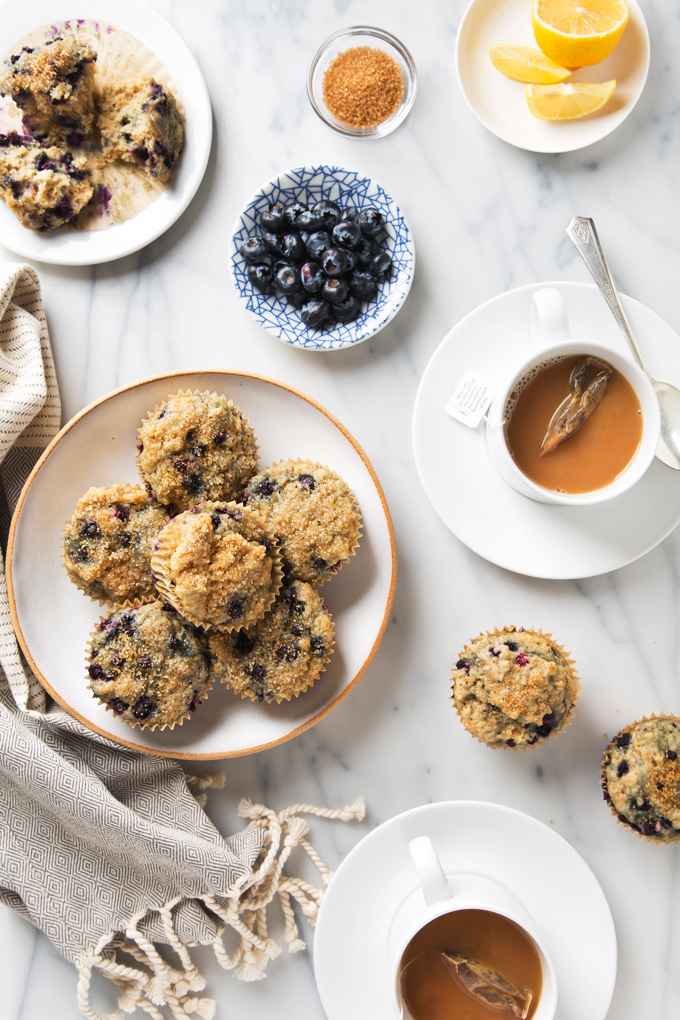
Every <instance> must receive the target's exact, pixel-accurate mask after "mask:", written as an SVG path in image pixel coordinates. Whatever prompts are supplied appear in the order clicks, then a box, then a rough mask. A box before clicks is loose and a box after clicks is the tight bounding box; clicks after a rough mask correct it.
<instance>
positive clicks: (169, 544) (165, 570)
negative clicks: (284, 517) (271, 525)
mask: <svg viewBox="0 0 680 1020" xmlns="http://www.w3.org/2000/svg"><path fill="white" fill-rule="evenodd" d="M218 506H227V507H230V508H232V509H234V510H239V511H240V512H241V513H242V514H249V515H250V516H251V517H253V518H255V520H256V522H257V524H259V526H260V527H261V528H262V531H263V532H264V534H265V536H266V538H267V540H268V541H269V543H270V544H271V553H270V555H271V557H272V560H273V563H272V578H271V584H270V587H269V590H268V592H267V593H266V595H265V596H264V599H263V604H262V606H261V608H260V610H259V611H258V613H257V615H256V616H255V617H253V618H252V619H251V620H249V621H248V622H247V623H244V621H243V620H235V621H234V622H233V623H221V624H219V625H218V624H212V623H208V622H206V621H205V620H201V619H199V618H198V617H196V616H193V615H192V614H190V613H189V612H187V610H186V609H185V608H184V607H183V606H182V603H181V601H180V600H179V599H178V598H177V593H176V591H175V588H174V586H173V584H172V582H171V580H170V577H169V572H170V571H169V561H170V557H171V556H172V553H173V551H174V549H175V548H176V541H173V540H172V539H171V538H170V537H169V535H168V530H169V528H170V526H171V525H172V523H173V522H174V521H176V520H177V519H178V518H179V517H181V516H183V514H190V513H191V510H185V511H183V514H178V515H177V517H173V518H172V519H171V520H170V521H169V522H168V524H166V525H165V527H164V528H161V531H160V533H159V536H158V538H157V540H156V545H155V548H154V551H153V553H152V556H151V571H152V574H153V577H154V583H155V585H156V588H157V589H158V591H159V592H160V593H161V594H162V596H163V597H164V598H165V599H167V601H168V602H169V603H170V605H171V606H174V608H175V609H176V610H177V612H178V613H179V614H180V615H181V616H183V617H184V618H185V620H189V621H190V623H194V624H196V626H198V627H202V628H203V629H204V630H206V631H224V632H226V633H228V632H229V631H232V630H240V629H241V628H242V627H245V628H248V627H251V626H253V625H254V624H256V623H257V621H258V620H261V619H262V618H263V617H264V616H265V615H266V614H267V613H268V612H269V610H270V609H271V607H272V605H273V603H274V600H275V598H276V596H277V595H278V593H279V590H280V588H281V585H282V583H283V568H282V563H281V553H280V552H279V548H278V543H277V541H276V537H275V536H274V534H273V533H272V532H271V531H269V529H268V528H267V526H266V524H265V522H264V520H263V519H262V517H261V516H260V515H259V514H258V513H256V512H255V511H254V510H251V509H250V507H247V506H243V505H241V504H240V503H235V502H234V501H233V500H231V501H229V502H223V501H222V500H218V501H215V500H206V501H204V502H203V503H198V504H197V508H201V509H205V510H213V509H214V508H215V507H218ZM231 594H234V592H233V591H230V590H229V589H226V590H225V603H226V601H227V599H228V598H229V597H230V595H231Z"/></svg>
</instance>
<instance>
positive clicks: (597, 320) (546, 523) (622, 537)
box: [413, 283, 680, 579]
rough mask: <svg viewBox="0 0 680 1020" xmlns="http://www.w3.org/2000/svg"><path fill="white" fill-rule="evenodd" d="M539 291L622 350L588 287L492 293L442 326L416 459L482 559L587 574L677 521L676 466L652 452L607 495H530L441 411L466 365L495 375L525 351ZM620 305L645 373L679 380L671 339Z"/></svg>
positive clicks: (678, 353) (584, 333)
mask: <svg viewBox="0 0 680 1020" xmlns="http://www.w3.org/2000/svg"><path fill="white" fill-rule="evenodd" d="M542 287H557V288H558V289H559V290H560V291H561V293H562V296H563V297H564V301H565V304H566V308H567V315H568V317H569V323H570V326H571V333H572V336H574V337H580V338H583V339H587V338H592V339H597V340H598V342H600V343H602V344H605V345H606V346H608V347H612V348H613V349H614V350H617V351H619V352H620V353H621V354H622V355H626V356H629V355H628V348H627V347H626V343H625V340H624V339H623V336H622V335H621V333H620V331H619V327H618V326H617V324H616V320H615V319H614V316H613V315H612V313H611V312H610V311H609V308H608V307H607V305H606V304H605V301H604V299H603V298H602V297H601V296H600V294H599V291H598V290H597V288H596V287H595V286H594V285H591V284H586V283H540V284H531V285H529V286H528V287H519V288H518V289H517V290H511V291H507V292H506V293H505V294H501V295H500V296H499V297H496V298H493V300H491V301H488V302H487V303H486V304H484V305H481V306H480V307H479V308H476V309H475V311H473V312H471V313H470V314H469V315H468V316H467V317H466V318H465V319H463V320H462V321H461V322H459V323H458V325H457V326H455V327H454V329H452V330H451V332H450V333H449V334H448V336H447V337H446V338H445V339H444V340H443V341H442V343H441V344H440V345H439V347H438V348H437V350H436V351H435V353H434V355H433V356H432V358H431V360H430V363H429V365H428V366H427V368H426V369H425V372H424V374H423V378H422V379H421V382H420V387H419V389H418V395H417V397H416V403H415V408H414V412H413V446H414V452H415V459H416V465H417V468H418V473H419V475H420V480H421V482H422V483H423V487H424V489H425V492H426V494H427V497H428V499H429V500H430V502H431V503H432V506H433V507H434V509H435V510H436V511H437V513H438V514H439V516H440V517H441V519H442V520H443V521H444V523H445V524H446V526H447V527H448V528H450V530H451V531H452V532H453V533H454V535H456V536H457V537H458V538H459V539H460V540H461V542H464V543H465V545H467V546H468V547H469V548H470V549H472V550H473V551H474V552H476V553H479V555H480V556H483V557H484V558H485V559H487V560H490V561H491V562H492V563H497V564H498V566H500V567H505V568H507V569H508V570H514V571H516V572H517V573H520V574H528V575H529V576H532V577H547V578H554V579H558V578H576V577H591V576H593V575H595V574H604V573H606V572H608V571H610V570H615V569H617V568H618V567H623V566H625V565H626V564H627V563H631V562H632V561H633V560H636V559H638V558H639V557H640V556H643V555H644V554H645V553H646V552H649V550H650V549H653V548H654V547H655V546H656V545H658V544H659V542H661V541H663V539H664V538H666V536H667V535H669V534H670V532H671V531H672V530H673V529H674V528H675V527H676V525H677V524H678V523H680V472H678V471H673V470H672V469H671V468H668V467H665V466H664V465H663V464H661V463H660V462H659V461H658V460H655V461H653V463H652V466H651V467H650V469H649V471H648V472H647V474H646V475H644V477H643V478H642V479H641V480H640V481H639V482H638V484H637V485H635V486H633V488H632V489H630V490H629V491H628V492H626V493H624V494H623V495H622V496H618V497H617V498H616V499H612V500H609V501H608V502H606V503H599V504H595V505H593V506H588V507H575V506H574V507H572V506H551V505H549V504H547V503H538V502H536V501H535V500H533V499H529V498H528V497H526V496H522V495H520V493H518V492H516V491H515V490H514V489H513V488H511V487H510V486H509V485H508V484H507V483H506V482H505V481H503V479H502V478H501V477H500V475H499V474H498V473H497V472H496V470H495V468H494V467H493V465H492V464H491V461H490V460H489V457H488V454H487V447H486V437H485V434H484V430H485V425H484V423H482V424H481V425H480V426H479V427H478V428H476V429H470V428H468V427H467V426H465V425H462V424H461V423H460V422H458V421H454V420H453V419H452V418H450V417H449V416H448V415H447V414H446V413H445V411H444V406H445V404H446V402H447V401H448V399H449V397H450V396H451V394H452V393H453V390H454V389H455V386H456V384H457V383H458V381H459V379H460V378H461V376H462V375H463V373H464V372H465V370H466V369H468V368H474V369H476V370H477V371H478V372H479V373H480V374H482V375H483V376H485V377H487V378H489V379H492V380H498V381H500V380H501V378H502V377H503V376H504V373H505V372H506V371H507V370H508V369H509V368H510V367H511V365H512V364H520V363H521V362H522V361H524V360H525V359H526V358H528V357H530V356H531V354H532V351H533V350H534V349H535V348H534V343H533V341H532V337H531V295H532V294H533V292H534V291H535V290H539V289H541V288H542ZM622 301H623V306H624V308H625V310H626V315H627V316H628V318H629V321H630V324H631V327H632V330H633V334H634V336H635V337H636V339H637V341H638V344H639V346H640V349H641V351H642V355H643V357H644V359H645V363H646V364H647V367H648V368H649V371H650V372H651V374H652V375H653V376H655V378H657V379H663V380H664V381H666V382H669V383H674V384H675V385H680V337H678V335H677V333H675V332H674V331H673V330H672V329H671V328H670V326H668V325H667V323H665V322H664V321H663V319H661V318H659V316H658V315H656V313H655V312H652V311H651V310H650V309H649V308H646V307H645V306H644V305H641V304H640V303H639V302H638V301H634V300H633V299H632V298H628V297H623V298H622Z"/></svg>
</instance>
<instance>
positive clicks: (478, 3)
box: [456, 0, 649, 152]
mask: <svg viewBox="0 0 680 1020" xmlns="http://www.w3.org/2000/svg"><path fill="white" fill-rule="evenodd" d="M628 6H629V8H630V18H629V20H628V24H627V25H626V28H625V31H624V33H623V36H622V37H621V42H620V43H619V45H618V46H616V47H615V49H614V50H613V51H612V53H610V55H609V56H608V57H607V58H606V60H603V61H602V62H601V63H599V64H595V65H594V66H592V67H582V68H580V69H579V70H578V71H575V72H574V73H573V75H572V77H571V78H569V81H599V82H603V81H611V80H612V78H615V79H616V82H617V85H616V91H615V92H614V95H613V96H612V98H611V99H610V100H609V102H608V103H607V104H606V106H604V107H603V109H602V110H601V111H600V112H599V113H596V114H593V115H592V116H590V117H585V118H584V119H583V120H573V121H568V122H563V123H561V124H555V123H550V122H548V121H543V120H538V119H537V118H536V117H534V116H533V114H532V113H531V112H530V110H529V106H528V105H527V101H526V85H522V84H521V83H520V82H517V81H513V80H512V79H511V78H507V77H506V76H505V75H504V74H501V72H500V71H497V70H496V68H495V67H494V66H493V64H492V63H491V59H490V57H489V46H491V45H493V44H494V43H512V44H514V45H521V46H533V47H534V48H536V45H537V44H536V40H535V38H534V33H533V30H532V27H531V2H530V0H472V3H471V4H470V6H469V7H468V9H467V10H466V12H465V14H464V16H463V20H462V21H461V24H460V28H459V29H458V40H457V44H456V70H457V72H458V81H459V83H460V87H461V89H462V92H463V95H464V96H465V98H466V100H467V102H468V105H469V107H470V109H471V110H472V112H473V113H474V114H475V116H476V117H477V118H478V119H479V120H480V121H481V122H482V124H483V125H484V126H485V127H487V128H488V129H489V131H492V132H493V134H495V135H497V136H498V138H502V139H503V141H504V142H509V143H510V144H511V145H516V146H517V147H518V148H520V149H529V150H530V151H531V152H571V151H572V150H573V149H582V148H583V147H584V146H585V145H592V143H593V142H598V141H599V140H600V139H601V138H604V137H605V136H606V135H608V134H609V133H610V132H611V131H613V130H614V128H617V127H618V126H619V124H621V122H622V121H624V120H625V119H626V117H627V116H628V114H629V113H630V112H631V110H632V109H633V107H634V106H635V104H636V103H637V101H638V99H639V98H640V95H641V94H642V90H643V88H644V86H645V82H646V81H647V74H648V71H649V32H648V31H647V25H646V24H645V19H644V15H643V13H642V11H641V9H640V7H639V5H638V3H637V2H636V0H628Z"/></svg>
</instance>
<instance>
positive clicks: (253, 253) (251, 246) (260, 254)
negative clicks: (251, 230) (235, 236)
mask: <svg viewBox="0 0 680 1020" xmlns="http://www.w3.org/2000/svg"><path fill="white" fill-rule="evenodd" d="M239 252H240V253H241V255H242V256H243V258H244V259H245V260H246V262H262V260H263V259H265V258H266V257H267V255H268V254H269V245H268V244H267V242H266V240H265V239H264V237H262V236H261V235H260V234H252V235H251V236H250V237H247V238H246V239H245V241H244V242H243V244H242V245H241V247H240V248H239Z"/></svg>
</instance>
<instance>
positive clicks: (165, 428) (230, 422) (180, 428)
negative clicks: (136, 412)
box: [137, 393, 258, 510]
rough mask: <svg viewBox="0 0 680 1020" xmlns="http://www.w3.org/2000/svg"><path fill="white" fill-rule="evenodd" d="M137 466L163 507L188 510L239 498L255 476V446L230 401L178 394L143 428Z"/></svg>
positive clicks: (240, 416) (251, 436)
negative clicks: (217, 501) (198, 505)
mask: <svg viewBox="0 0 680 1020" xmlns="http://www.w3.org/2000/svg"><path fill="white" fill-rule="evenodd" d="M137 465H138V468H139V473H140V476H141V478H142V480H143V481H144V483H145V484H146V485H147V486H148V488H149V490H150V491H151V492H152V493H153V495H154V496H155V498H156V499H157V500H158V502H159V503H163V504H166V505H167V504H170V503H172V504H174V505H175V506H176V507H177V508H178V509H180V510H188V509H189V507H191V506H194V505H195V504H197V503H200V502H202V501H204V500H220V501H221V500H230V499H235V498H238V497H240V494H241V492H242V490H243V488H244V486H245V485H246V483H247V482H248V480H249V479H250V478H251V477H252V475H254V474H255V472H256V471H257V467H258V457H257V443H256V442H255V436H254V434H253V430H252V429H251V428H250V426H249V425H248V422H247V421H245V420H244V419H243V416H242V415H241V412H240V411H239V410H238V408H236V407H233V406H231V402H230V401H227V399H226V397H223V396H220V395H218V394H217V393H178V394H177V395H175V396H173V397H170V398H169V399H168V401H167V402H166V403H165V404H163V405H162V406H161V407H157V408H156V410H155V411H152V412H151V414H150V415H149V417H148V418H147V419H146V420H145V421H144V422H143V423H142V426H141V428H140V430H139V438H138V442H137Z"/></svg>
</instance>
